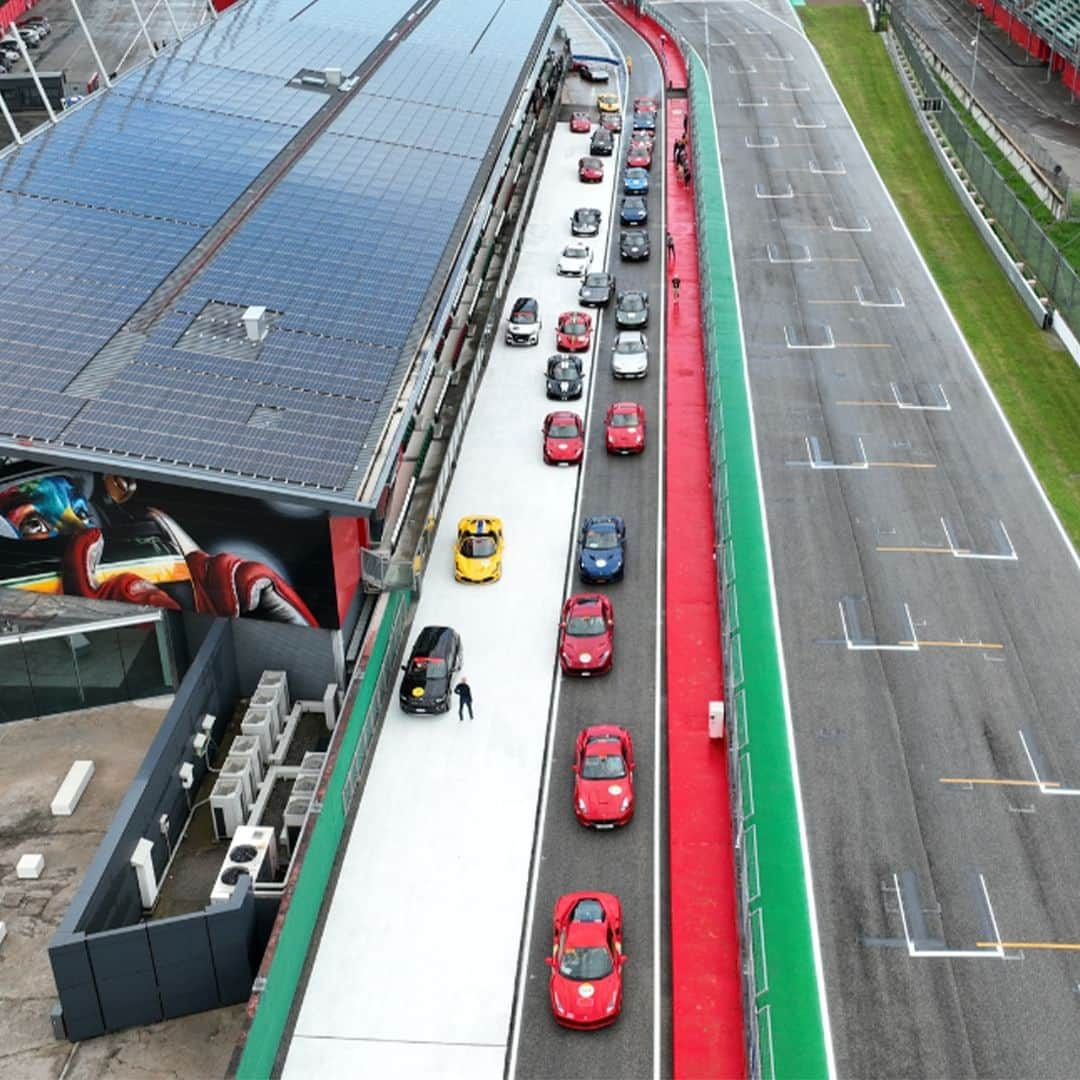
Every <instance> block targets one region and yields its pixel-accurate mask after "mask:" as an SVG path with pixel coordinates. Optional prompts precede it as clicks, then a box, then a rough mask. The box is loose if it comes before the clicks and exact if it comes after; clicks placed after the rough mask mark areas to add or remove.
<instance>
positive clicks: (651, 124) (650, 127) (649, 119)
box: [633, 112, 656, 131]
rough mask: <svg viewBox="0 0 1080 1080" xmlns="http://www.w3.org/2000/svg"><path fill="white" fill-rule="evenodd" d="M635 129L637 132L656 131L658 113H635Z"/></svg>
mask: <svg viewBox="0 0 1080 1080" xmlns="http://www.w3.org/2000/svg"><path fill="white" fill-rule="evenodd" d="M633 128H634V130H635V131H655V130H656V113H654V112H636V113H634V120H633Z"/></svg>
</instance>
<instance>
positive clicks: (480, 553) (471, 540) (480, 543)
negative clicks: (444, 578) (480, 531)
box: [461, 536, 495, 559]
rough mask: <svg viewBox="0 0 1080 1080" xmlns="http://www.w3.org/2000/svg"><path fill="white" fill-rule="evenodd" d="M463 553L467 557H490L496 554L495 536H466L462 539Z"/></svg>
mask: <svg viewBox="0 0 1080 1080" xmlns="http://www.w3.org/2000/svg"><path fill="white" fill-rule="evenodd" d="M461 554H462V555H464V556H465V558H467V559H490V558H491V556H492V555H494V554H495V537H493V536H466V537H465V539H464V540H462V541H461Z"/></svg>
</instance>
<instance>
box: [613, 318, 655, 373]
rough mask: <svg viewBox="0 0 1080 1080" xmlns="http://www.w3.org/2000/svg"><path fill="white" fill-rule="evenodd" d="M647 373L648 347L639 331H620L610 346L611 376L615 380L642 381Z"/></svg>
mask: <svg viewBox="0 0 1080 1080" xmlns="http://www.w3.org/2000/svg"><path fill="white" fill-rule="evenodd" d="M648 373H649V345H648V342H647V341H646V340H645V335H644V334H643V333H642V332H641V331H640V330H621V331H620V332H619V333H618V334H616V335H615V344H614V345H612V346H611V374H612V375H614V376H615V378H616V379H644V378H645V376H646V375H648Z"/></svg>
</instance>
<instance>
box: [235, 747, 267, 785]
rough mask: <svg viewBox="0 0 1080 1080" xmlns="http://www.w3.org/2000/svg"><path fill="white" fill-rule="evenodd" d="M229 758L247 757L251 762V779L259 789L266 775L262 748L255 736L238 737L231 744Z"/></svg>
mask: <svg viewBox="0 0 1080 1080" xmlns="http://www.w3.org/2000/svg"><path fill="white" fill-rule="evenodd" d="M229 757H246V758H250V760H251V777H252V779H253V780H254V781H255V786H256V787H258V786H259V785H260V784H261V783H262V782H263V777H264V776H265V775H266V772H265V770H264V769H263V758H262V747H261V746H260V744H259V740H258V738H257V737H256V736H254V735H237V736H236V738H235V739H233V741H232V742H231V743H230V744H229Z"/></svg>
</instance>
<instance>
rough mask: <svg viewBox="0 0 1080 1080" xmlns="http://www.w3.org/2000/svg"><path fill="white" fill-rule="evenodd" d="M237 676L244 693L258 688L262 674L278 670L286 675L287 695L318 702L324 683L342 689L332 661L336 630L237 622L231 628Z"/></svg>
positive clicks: (240, 620)
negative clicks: (284, 671)
mask: <svg viewBox="0 0 1080 1080" xmlns="http://www.w3.org/2000/svg"><path fill="white" fill-rule="evenodd" d="M232 631H233V641H234V643H235V650H236V674H237V678H238V679H239V681H240V686H241V687H242V689H243V692H244V693H245V694H246V693H250V692H251V691H252V690H254V689H255V687H256V686H257V685H258V682H259V676H260V675H262V673H263V672H264V671H272V670H275V669H278V668H281V669H283V670H286V671H288V673H289V695H290V697H291V698H292V699H293V700H294V701H295V700H296V699H297V698H308V699H314V700H321V698H322V696H323V691H324V690H325V689H326V684H327V683H337V684H338V685H339V686H341V685H342V677H341V673H340V672H339V671H338V669H337V667H336V665H335V661H334V653H335V646H334V640H333V639H334V637H335V636H336V635H337V634H338V631H336V630H313V629H312V628H311V627H307V626H290V625H289V624H287V623H272V622H261V621H259V620H258V619H236V620H235V621H234V622H233V624H232Z"/></svg>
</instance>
